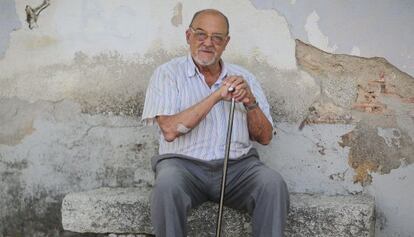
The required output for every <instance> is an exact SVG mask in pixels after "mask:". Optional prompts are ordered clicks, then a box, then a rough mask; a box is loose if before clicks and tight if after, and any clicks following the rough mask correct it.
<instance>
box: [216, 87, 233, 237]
mask: <svg viewBox="0 0 414 237" xmlns="http://www.w3.org/2000/svg"><path fill="white" fill-rule="evenodd" d="M228 91H229V92H233V91H234V88H233V87H230V88H229V89H228ZM235 104H236V102H235V101H234V98H232V99H231V107H230V114H229V121H228V125H227V136H226V149H225V154H224V162H223V176H222V178H221V191H220V203H219V211H218V215H217V228H216V237H220V236H221V222H222V217H223V203H224V193H225V189H226V177H227V163H228V161H229V154H230V143H231V132H232V130H233V119H234V107H236V106H235Z"/></svg>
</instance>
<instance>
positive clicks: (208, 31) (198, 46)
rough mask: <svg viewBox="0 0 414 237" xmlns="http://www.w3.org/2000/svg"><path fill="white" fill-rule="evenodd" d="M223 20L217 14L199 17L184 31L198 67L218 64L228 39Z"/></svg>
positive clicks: (204, 14) (206, 14) (205, 14)
mask: <svg viewBox="0 0 414 237" xmlns="http://www.w3.org/2000/svg"><path fill="white" fill-rule="evenodd" d="M227 34H228V32H227V25H226V21H225V20H224V18H223V17H222V16H220V15H218V14H213V13H203V14H201V15H199V16H198V17H197V18H196V19H195V20H194V22H193V24H192V25H191V26H190V28H189V29H188V30H187V31H186V38H187V43H188V44H189V45H190V50H191V56H192V57H193V59H194V61H195V62H196V63H197V64H198V65H200V66H211V65H215V64H217V63H218V62H219V60H220V57H221V54H222V53H223V51H224V50H225V48H226V45H227V43H228V42H229V40H230V37H229V36H228V35H227Z"/></svg>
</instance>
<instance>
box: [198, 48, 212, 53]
mask: <svg viewBox="0 0 414 237" xmlns="http://www.w3.org/2000/svg"><path fill="white" fill-rule="evenodd" d="M198 52H201V53H208V54H214V53H215V52H214V51H213V50H208V49H199V50H198Z"/></svg>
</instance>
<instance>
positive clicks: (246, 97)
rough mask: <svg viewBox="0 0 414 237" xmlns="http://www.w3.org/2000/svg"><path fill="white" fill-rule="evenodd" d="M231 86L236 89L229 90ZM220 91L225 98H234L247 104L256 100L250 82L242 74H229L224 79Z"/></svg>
mask: <svg viewBox="0 0 414 237" xmlns="http://www.w3.org/2000/svg"><path fill="white" fill-rule="evenodd" d="M230 87H232V88H233V89H234V91H233V92H229V88H230ZM219 92H220V95H221V98H222V99H223V100H231V99H232V98H234V100H235V101H237V102H242V103H243V104H244V105H245V106H248V105H250V104H253V103H255V102H256V99H255V98H254V95H253V93H252V91H251V90H250V87H249V84H248V83H247V82H246V80H244V79H243V77H242V76H227V77H226V78H225V79H224V81H223V83H222V85H221V87H220V89H219Z"/></svg>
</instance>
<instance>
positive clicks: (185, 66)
mask: <svg viewBox="0 0 414 237" xmlns="http://www.w3.org/2000/svg"><path fill="white" fill-rule="evenodd" d="M221 63H222V71H221V74H220V76H219V79H218V80H217V81H216V83H215V84H214V85H212V86H211V88H210V87H209V86H208V85H207V83H206V82H205V80H204V76H203V75H202V74H201V73H200V72H199V70H198V68H197V67H196V65H195V64H194V62H193V60H192V58H191V56H190V55H189V56H187V57H179V58H175V59H173V60H171V61H169V62H167V63H165V64H163V65H161V66H159V67H158V68H157V69H156V70H155V72H154V74H153V76H152V77H151V80H150V83H149V85H148V88H147V92H146V97H145V104H144V110H143V113H142V121H143V122H144V124H146V125H152V124H156V119H155V117H156V116H159V115H174V114H177V113H179V112H180V111H183V110H185V109H187V108H189V107H190V106H192V105H194V104H196V103H198V102H200V101H201V100H203V99H204V98H206V97H207V96H209V95H210V94H212V93H213V92H214V91H216V90H217V89H219V88H220V85H221V84H222V82H223V80H224V79H225V78H226V76H227V75H229V76H230V75H239V76H243V78H244V79H245V80H246V81H247V82H248V84H249V86H250V88H251V90H252V92H253V94H254V96H255V98H256V100H257V102H258V103H259V106H260V108H261V109H262V111H263V112H264V114H265V115H266V117H267V118H268V120H269V121H270V122H271V123H272V118H271V116H270V113H269V104H268V102H267V100H266V98H265V95H264V93H263V90H262V88H261V87H260V84H259V83H258V81H257V80H256V79H255V77H254V76H253V75H252V74H251V73H250V72H248V71H247V70H246V69H244V68H242V67H240V66H237V65H234V64H228V63H224V62H223V61H222V62H221ZM229 111H230V102H228V101H223V100H222V101H220V102H218V103H217V104H215V105H214V106H213V108H212V109H211V110H210V112H209V113H208V114H207V116H206V117H205V118H204V119H203V120H202V121H201V122H200V123H199V124H198V125H197V126H196V127H194V128H193V129H192V130H191V131H190V132H189V133H187V134H184V135H182V136H180V137H178V138H176V139H175V140H174V141H172V142H167V141H166V140H165V139H164V137H163V135H162V133H161V132H160V140H159V143H160V146H159V154H160V155H162V154H168V153H174V154H182V155H187V156H191V157H195V158H198V159H202V160H215V159H223V158H224V152H225V144H226V133H227V123H228V116H229ZM272 124H273V123H272ZM251 147H252V143H251V141H250V139H249V131H248V127H247V112H246V109H245V108H244V106H243V104H242V103H236V107H235V111H234V121H233V133H232V141H231V146H230V159H236V158H237V157H240V156H242V155H244V154H246V153H247V152H248V151H249V150H250V148H251Z"/></svg>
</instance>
